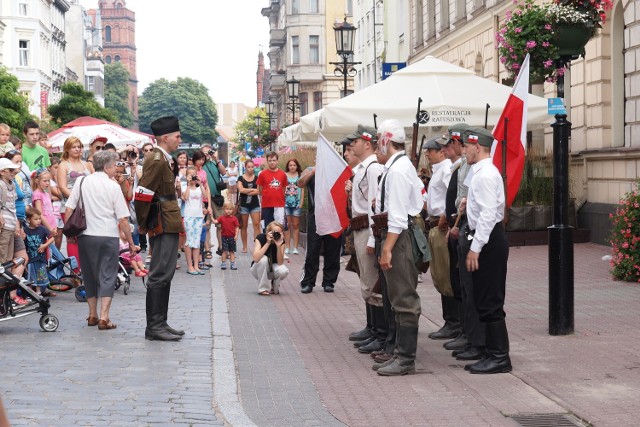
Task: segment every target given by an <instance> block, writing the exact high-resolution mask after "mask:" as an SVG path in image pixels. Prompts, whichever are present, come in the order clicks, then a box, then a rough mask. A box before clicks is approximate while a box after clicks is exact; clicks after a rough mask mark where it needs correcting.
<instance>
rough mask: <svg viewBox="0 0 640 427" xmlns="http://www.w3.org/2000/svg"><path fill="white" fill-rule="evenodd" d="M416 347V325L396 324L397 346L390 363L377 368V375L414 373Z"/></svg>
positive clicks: (389, 375)
mask: <svg viewBox="0 0 640 427" xmlns="http://www.w3.org/2000/svg"><path fill="white" fill-rule="evenodd" d="M417 348H418V327H417V326H408V325H398V346H397V348H396V356H397V357H396V358H395V359H394V360H393V362H392V363H390V364H388V365H387V366H384V367H380V368H379V369H378V371H377V372H378V375H383V376H388V377H392V376H399V375H407V374H415V373H416V349H417Z"/></svg>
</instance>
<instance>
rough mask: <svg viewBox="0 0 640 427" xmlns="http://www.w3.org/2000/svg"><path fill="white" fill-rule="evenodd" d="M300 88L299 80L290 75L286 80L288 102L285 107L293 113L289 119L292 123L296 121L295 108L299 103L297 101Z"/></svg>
mask: <svg viewBox="0 0 640 427" xmlns="http://www.w3.org/2000/svg"><path fill="white" fill-rule="evenodd" d="M299 90H300V80H296V78H295V77H294V76H291V79H290V80H287V92H288V93H289V103H287V108H289V110H290V111H291V113H292V114H293V118H292V119H291V122H292V124H294V123H295V122H296V108H297V107H298V106H299V105H300V104H299V103H298V91H299Z"/></svg>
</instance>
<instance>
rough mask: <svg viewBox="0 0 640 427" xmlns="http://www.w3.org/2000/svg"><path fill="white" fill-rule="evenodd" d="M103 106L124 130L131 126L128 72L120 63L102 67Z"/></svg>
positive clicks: (131, 114)
mask: <svg viewBox="0 0 640 427" xmlns="http://www.w3.org/2000/svg"><path fill="white" fill-rule="evenodd" d="M104 85H105V88H104V106H105V108H108V109H110V110H111V111H113V113H114V114H115V115H116V117H117V118H116V122H117V123H118V124H119V125H120V126H122V127H125V128H131V127H132V126H133V113H132V112H131V110H130V109H129V71H128V70H127V69H126V68H125V67H124V65H122V62H115V63H113V64H107V65H105V67H104Z"/></svg>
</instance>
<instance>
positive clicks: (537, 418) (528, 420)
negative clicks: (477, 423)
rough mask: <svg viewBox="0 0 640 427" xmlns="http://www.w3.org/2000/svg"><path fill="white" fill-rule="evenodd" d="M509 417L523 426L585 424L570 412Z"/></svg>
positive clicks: (552, 426) (579, 425)
mask: <svg viewBox="0 0 640 427" xmlns="http://www.w3.org/2000/svg"><path fill="white" fill-rule="evenodd" d="M509 418H511V419H513V420H514V421H515V422H517V423H518V424H520V425H521V426H523V427H585V426H590V425H591V424H585V423H583V422H582V421H580V420H579V419H577V418H576V417H574V416H573V415H570V414H528V415H511V416H510V417H509Z"/></svg>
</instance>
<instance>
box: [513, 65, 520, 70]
mask: <svg viewBox="0 0 640 427" xmlns="http://www.w3.org/2000/svg"><path fill="white" fill-rule="evenodd" d="M511 68H512V69H514V70H517V69H518V68H520V64H512V65H511Z"/></svg>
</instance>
